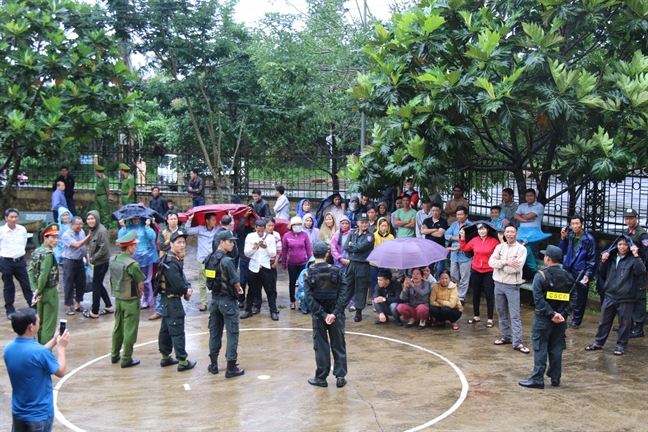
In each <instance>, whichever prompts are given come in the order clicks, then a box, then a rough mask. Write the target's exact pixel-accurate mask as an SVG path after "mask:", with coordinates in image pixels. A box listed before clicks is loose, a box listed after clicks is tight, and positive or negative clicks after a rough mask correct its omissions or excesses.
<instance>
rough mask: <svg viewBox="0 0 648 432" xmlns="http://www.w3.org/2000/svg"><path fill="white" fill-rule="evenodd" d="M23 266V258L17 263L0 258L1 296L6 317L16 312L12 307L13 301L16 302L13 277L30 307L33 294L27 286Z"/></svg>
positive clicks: (25, 270) (27, 282)
mask: <svg viewBox="0 0 648 432" xmlns="http://www.w3.org/2000/svg"><path fill="white" fill-rule="evenodd" d="M25 265H26V264H25V258H19V259H18V261H14V260H11V259H4V258H0V272H2V283H3V284H4V290H3V294H4V301H5V310H6V311H7V315H9V314H12V313H14V312H16V308H15V307H14V301H15V300H16V285H14V280H13V278H14V277H15V278H16V279H17V280H18V283H19V284H20V289H21V290H22V293H23V297H25V301H26V302H27V306H29V307H31V302H32V297H33V295H34V294H33V293H32V290H31V285H30V284H29V276H27V268H26V267H25Z"/></svg>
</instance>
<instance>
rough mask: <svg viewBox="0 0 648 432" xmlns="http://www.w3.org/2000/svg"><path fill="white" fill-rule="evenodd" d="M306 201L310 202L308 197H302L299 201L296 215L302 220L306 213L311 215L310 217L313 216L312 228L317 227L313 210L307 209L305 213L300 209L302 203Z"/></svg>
mask: <svg viewBox="0 0 648 432" xmlns="http://www.w3.org/2000/svg"><path fill="white" fill-rule="evenodd" d="M306 201H308V202H311V201H310V200H309V199H308V198H304V199H303V200H301V201H299V205H298V206H297V213H296V215H297V216H299V217H300V218H302V220H304V218H305V217H306V215H311V216H312V218H313V228H317V227H318V225H317V219H316V218H315V215H314V214H313V212H312V211H310V210H309V211H307V212H306V213H304V211H303V210H302V205H303V204H304V202H306Z"/></svg>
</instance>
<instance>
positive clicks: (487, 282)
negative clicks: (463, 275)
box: [470, 270, 495, 320]
mask: <svg viewBox="0 0 648 432" xmlns="http://www.w3.org/2000/svg"><path fill="white" fill-rule="evenodd" d="M470 285H471V286H472V289H473V309H474V314H475V316H477V317H478V316H479V303H480V302H481V294H482V292H483V293H484V296H486V313H487V314H488V319H490V320H492V319H493V311H494V310H495V282H493V272H487V273H479V272H478V271H475V270H471V271H470Z"/></svg>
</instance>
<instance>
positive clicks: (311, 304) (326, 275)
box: [304, 240, 366, 388]
mask: <svg viewBox="0 0 648 432" xmlns="http://www.w3.org/2000/svg"><path fill="white" fill-rule="evenodd" d="M328 251H329V247H328V246H327V245H326V243H324V242H323V241H321V240H320V241H317V242H315V244H314V245H313V256H314V257H315V264H314V265H313V266H312V267H311V268H310V269H308V271H307V272H306V274H305V276H304V298H305V299H306V304H307V305H308V310H309V311H310V312H311V314H312V317H313V349H314V350H315V362H316V363H317V370H316V371H315V378H311V379H309V380H308V383H309V384H311V385H314V386H318V387H328V383H327V382H326V377H328V374H329V372H330V370H331V354H330V353H331V352H333V360H334V361H335V364H334V366H333V373H334V374H335V377H336V378H337V382H336V386H337V387H338V388H340V387H344V386H345V385H346V379H345V378H344V377H345V376H346V374H347V361H346V343H345V342H344V308H346V307H347V304H349V301H350V300H351V293H352V292H351V290H349V286H348V285H347V284H346V281H345V280H343V279H344V278H343V277H342V275H341V274H340V273H341V272H340V269H339V268H337V267H334V266H331V265H329V264H327V263H326V254H327V253H328ZM365 293H366V292H365ZM329 338H330V340H331V343H330V345H329Z"/></svg>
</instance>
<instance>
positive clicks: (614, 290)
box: [600, 236, 646, 303]
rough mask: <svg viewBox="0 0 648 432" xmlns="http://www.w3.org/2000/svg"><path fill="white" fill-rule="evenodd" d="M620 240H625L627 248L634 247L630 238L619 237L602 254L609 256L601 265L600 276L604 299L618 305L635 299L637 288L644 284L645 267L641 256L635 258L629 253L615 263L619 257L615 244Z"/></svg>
mask: <svg viewBox="0 0 648 432" xmlns="http://www.w3.org/2000/svg"><path fill="white" fill-rule="evenodd" d="M621 238H625V239H626V240H627V241H628V245H629V246H633V245H634V242H633V241H632V240H631V239H630V237H627V236H619V237H618V238H617V239H616V240H615V241H614V244H613V245H612V246H611V247H610V248H608V249H607V250H606V251H605V252H604V253H606V252H607V253H609V254H610V256H609V258H608V259H607V260H606V261H605V262H602V263H601V268H600V275H601V279H602V280H603V290H604V291H605V297H609V298H610V299H611V300H614V301H616V302H619V303H632V302H634V301H635V300H636V299H637V291H638V290H639V287H640V286H641V285H642V284H645V274H646V266H645V264H644V262H643V259H642V256H641V255H639V257H635V256H634V255H633V254H632V252H630V251H629V252H628V253H627V254H625V256H623V257H622V258H621V259H620V260H619V262H618V263H617V257H618V255H619V251H618V248H617V242H618V241H619V239H621Z"/></svg>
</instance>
